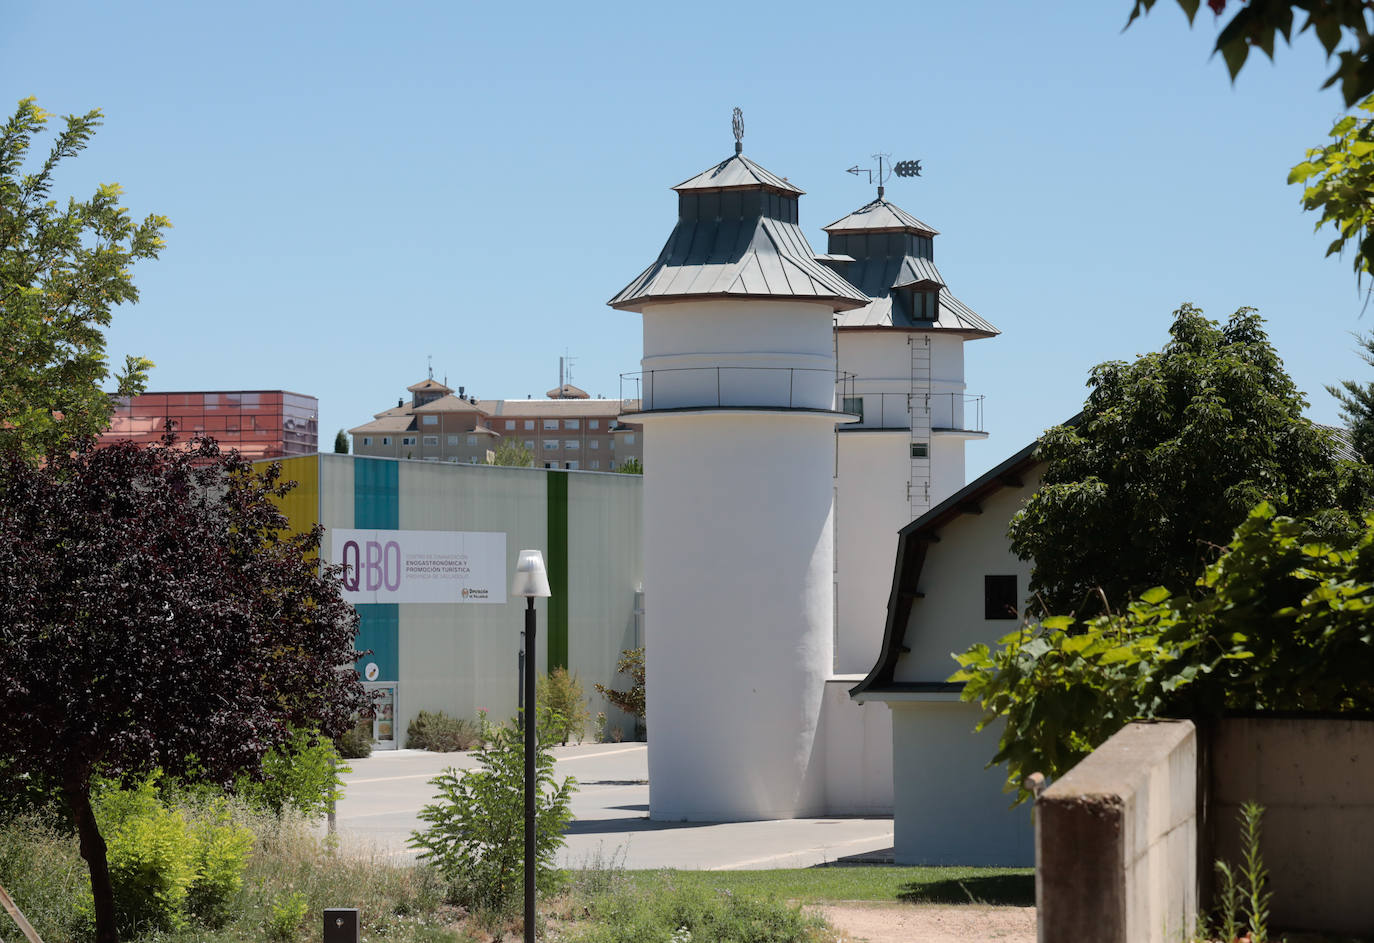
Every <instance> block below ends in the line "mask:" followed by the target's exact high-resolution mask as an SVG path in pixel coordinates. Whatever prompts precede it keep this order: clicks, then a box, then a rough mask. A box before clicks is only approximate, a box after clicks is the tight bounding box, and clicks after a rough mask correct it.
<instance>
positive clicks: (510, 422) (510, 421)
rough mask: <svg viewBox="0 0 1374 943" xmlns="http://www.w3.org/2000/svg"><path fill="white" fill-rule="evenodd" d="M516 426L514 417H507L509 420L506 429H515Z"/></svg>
mask: <svg viewBox="0 0 1374 943" xmlns="http://www.w3.org/2000/svg"><path fill="white" fill-rule="evenodd" d="M514 428H515V420H514V419H507V420H506V431H507V432H509V431H511V430H513V429H514Z"/></svg>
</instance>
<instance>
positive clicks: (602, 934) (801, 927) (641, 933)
mask: <svg viewBox="0 0 1374 943" xmlns="http://www.w3.org/2000/svg"><path fill="white" fill-rule="evenodd" d="M588 911H589V915H590V917H591V921H590V922H589V924H588V926H587V929H586V932H585V933H583V934H581V935H579V936H578V937H577V939H578V940H579V941H582V943H704V941H708V940H709V941H711V943H811V941H816V943H819V941H821V940H829V939H832V935H831V934H829V933H827V932H826V928H825V923H824V921H823V920H822V919H821V918H820V917H817V916H812V915H809V914H807V913H805V912H804V911H803V910H802V909H801V907H800V906H798V905H793V904H787V903H785V902H783V901H781V900H777V899H775V898H771V897H752V896H749V895H745V894H738V895H737V894H734V893H731V892H730V891H729V890H714V889H711V888H705V887H700V886H695V885H684V886H678V885H675V884H673V883H672V881H671V879H670V878H667V879H664V880H663V881H661V882H660V883H659V886H657V887H655V888H654V889H653V893H644V889H643V888H637V887H635V886H634V885H633V884H626V883H621V884H619V886H613V887H612V888H611V890H610V891H609V892H608V893H605V894H602V895H598V896H597V897H596V898H594V899H593V901H592V902H591V903H590V904H589V905H588Z"/></svg>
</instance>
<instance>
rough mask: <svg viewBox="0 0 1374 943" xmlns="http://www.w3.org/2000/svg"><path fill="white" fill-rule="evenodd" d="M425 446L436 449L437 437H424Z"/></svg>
mask: <svg viewBox="0 0 1374 943" xmlns="http://www.w3.org/2000/svg"><path fill="white" fill-rule="evenodd" d="M425 445H430V446H436V447H437V446H438V445H439V437H438V436H437V435H427V436H425Z"/></svg>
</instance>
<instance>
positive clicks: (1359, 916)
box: [1202, 716, 1374, 936]
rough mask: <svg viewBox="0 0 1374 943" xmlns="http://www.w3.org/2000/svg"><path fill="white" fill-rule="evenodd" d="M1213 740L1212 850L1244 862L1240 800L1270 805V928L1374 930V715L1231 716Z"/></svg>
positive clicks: (1265, 833) (1265, 826)
mask: <svg viewBox="0 0 1374 943" xmlns="http://www.w3.org/2000/svg"><path fill="white" fill-rule="evenodd" d="M1208 744H1209V746H1210V762H1209V763H1208V764H1207V765H1208V766H1209V767H1210V783H1211V795H1210V796H1209V797H1208V816H1207V821H1208V826H1209V831H1210V832H1211V838H1212V842H1211V845H1212V849H1211V855H1212V856H1214V857H1217V858H1220V859H1222V860H1224V861H1229V862H1231V863H1232V864H1233V865H1234V864H1235V863H1237V862H1239V861H1240V829H1239V826H1238V824H1237V817H1238V813H1239V810H1240V806H1241V805H1242V804H1243V803H1245V802H1258V803H1259V804H1260V805H1262V806H1264V819H1263V820H1262V824H1261V832H1260V852H1261V854H1262V855H1263V857H1264V863H1265V866H1266V867H1267V868H1268V869H1269V889H1270V890H1271V891H1272V892H1273V894H1274V898H1273V902H1272V904H1271V919H1270V924H1271V926H1272V927H1276V928H1291V929H1302V930H1320V931H1325V932H1328V933H1340V934H1351V935H1358V936H1364V935H1368V934H1371V933H1374V894H1371V893H1370V880H1371V876H1374V789H1372V788H1371V787H1370V783H1371V782H1374V720H1370V719H1357V718H1343V717H1330V716H1327V717H1284V716H1268V717H1265V716H1260V717H1227V718H1224V719H1222V720H1221V721H1220V723H1218V724H1217V726H1216V729H1215V732H1214V733H1212V735H1211V736H1210V737H1209V738H1208ZM1202 864H1203V866H1204V867H1207V866H1210V862H1206V861H1204V862H1203V863H1202Z"/></svg>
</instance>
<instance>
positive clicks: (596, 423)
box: [587, 419, 601, 429]
mask: <svg viewBox="0 0 1374 943" xmlns="http://www.w3.org/2000/svg"><path fill="white" fill-rule="evenodd" d="M587 428H588V429H600V428H601V420H600V419H588V420H587Z"/></svg>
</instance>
